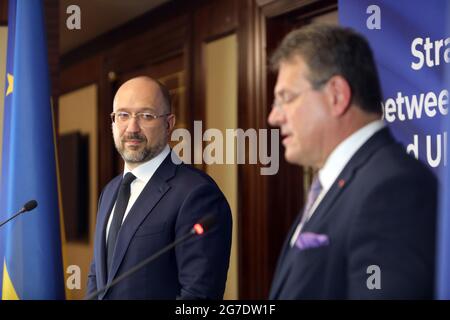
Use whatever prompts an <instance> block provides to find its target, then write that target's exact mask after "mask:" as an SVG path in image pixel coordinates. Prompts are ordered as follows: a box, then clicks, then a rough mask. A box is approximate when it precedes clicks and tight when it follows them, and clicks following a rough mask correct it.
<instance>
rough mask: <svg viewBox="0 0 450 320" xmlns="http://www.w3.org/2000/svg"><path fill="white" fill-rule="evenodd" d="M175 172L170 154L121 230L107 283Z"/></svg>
mask: <svg viewBox="0 0 450 320" xmlns="http://www.w3.org/2000/svg"><path fill="white" fill-rule="evenodd" d="M175 171H176V165H175V164H174V163H173V162H172V159H171V154H170V153H169V155H168V156H167V157H166V159H165V160H164V161H163V163H162V164H161V165H160V167H159V168H158V169H157V170H156V172H155V174H154V175H153V176H152V178H151V179H150V181H149V182H148V183H147V185H146V186H145V188H144V190H142V192H141V194H140V195H139V197H138V198H137V200H136V202H135V203H134V205H133V207H132V208H131V210H130V212H129V213H128V215H127V217H126V218H125V221H124V222H123V224H122V227H121V228H120V230H119V234H118V236H117V242H116V248H115V250H114V256H113V262H112V266H111V272H108V282H107V283H110V282H111V281H112V280H113V279H114V278H115V277H116V274H117V271H118V269H119V267H120V264H121V263H122V260H123V258H124V256H125V253H126V251H127V249H128V246H129V244H130V242H131V239H132V238H133V236H134V234H135V232H136V230H137V229H138V228H139V226H140V225H141V223H142V222H143V221H144V219H145V218H146V217H147V216H148V214H150V212H151V211H152V210H153V208H154V207H155V205H156V204H157V203H158V202H159V201H160V200H161V198H162V197H163V196H164V195H165V194H166V192H167V191H169V189H170V185H169V184H168V183H167V181H168V180H170V179H171V178H172V177H173V176H174V175H175ZM105 294H106V292H105Z"/></svg>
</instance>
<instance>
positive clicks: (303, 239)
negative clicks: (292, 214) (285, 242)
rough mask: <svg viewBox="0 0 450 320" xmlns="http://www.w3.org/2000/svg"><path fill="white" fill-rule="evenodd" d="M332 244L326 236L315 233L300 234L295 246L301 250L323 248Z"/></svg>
mask: <svg viewBox="0 0 450 320" xmlns="http://www.w3.org/2000/svg"><path fill="white" fill-rule="evenodd" d="M329 244H330V240H329V239H328V236H327V235H326V234H318V233H313V232H304V233H300V234H299V236H298V237H297V240H296V241H295V246H296V247H297V248H299V249H300V250H306V249H311V248H317V247H323V246H327V245H329Z"/></svg>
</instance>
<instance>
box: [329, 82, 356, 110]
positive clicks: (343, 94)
mask: <svg viewBox="0 0 450 320" xmlns="http://www.w3.org/2000/svg"><path fill="white" fill-rule="evenodd" d="M326 86H327V89H326V90H327V93H328V97H329V99H330V100H329V102H330V104H331V106H332V110H331V112H332V115H333V116H337V117H340V116H342V115H343V114H345V113H346V112H347V110H348V109H349V107H350V101H351V96H352V90H351V88H350V84H349V83H348V81H347V80H346V79H345V78H344V77H342V76H339V75H336V76H333V77H331V78H330V80H328V82H327V84H326Z"/></svg>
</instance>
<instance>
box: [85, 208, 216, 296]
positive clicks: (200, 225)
mask: <svg viewBox="0 0 450 320" xmlns="http://www.w3.org/2000/svg"><path fill="white" fill-rule="evenodd" d="M215 223H216V216H215V215H213V214H208V215H206V216H204V217H202V218H201V219H200V220H199V221H198V222H197V223H196V224H194V226H193V227H192V228H191V230H189V232H188V233H187V234H185V235H184V236H181V237H180V238H178V239H176V240H175V241H174V242H172V243H171V244H169V245H168V246H166V247H164V248H163V249H161V250H159V251H158V252H156V253H155V254H153V255H151V256H150V257H148V258H146V259H145V260H143V261H141V262H140V263H138V264H137V265H135V266H134V267H133V268H131V269H130V270H128V271H127V272H125V273H122V274H121V275H120V276H118V277H117V278H115V279H114V280H113V281H111V283H110V284H108V285H106V286H104V287H103V288H100V289H98V290H97V291H95V292H94V293H92V294H90V295H89V296H87V297H86V298H85V300H93V299H95V298H97V297H98V295H99V294H101V293H102V292H104V291H106V290H108V289H109V288H111V287H113V286H115V285H116V284H118V283H119V282H120V281H122V280H123V279H125V278H127V277H129V276H130V275H132V274H133V273H135V272H136V271H138V270H140V269H141V268H143V267H145V266H146V265H148V264H149V263H150V262H152V261H154V260H156V259H157V258H159V257H160V256H161V255H163V254H164V253H166V252H167V251H169V250H170V249H172V248H173V247H175V246H176V245H177V244H179V243H181V242H183V241H186V240H187V239H189V238H191V237H193V236H195V235H199V236H200V235H202V234H204V233H205V232H207V231H208V230H210V229H211V227H213V226H214V224H215Z"/></svg>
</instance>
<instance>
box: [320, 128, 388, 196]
mask: <svg viewBox="0 0 450 320" xmlns="http://www.w3.org/2000/svg"><path fill="white" fill-rule="evenodd" d="M384 126H385V125H384V122H383V121H382V120H376V121H372V122H370V123H369V124H367V125H365V126H364V127H362V128H360V129H359V130H358V131H356V132H354V133H353V134H351V135H350V136H349V137H347V138H346V139H345V140H344V141H342V142H341V143H340V144H339V145H338V146H337V147H336V148H335V149H334V150H333V152H331V154H330V155H329V156H328V158H327V160H326V161H325V165H324V166H323V168H322V169H320V170H319V180H320V183H321V184H322V187H323V190H324V191H326V190H328V189H330V188H331V186H332V185H333V183H334V181H335V180H336V179H337V177H338V176H339V174H340V173H341V172H342V170H343V169H344V167H345V166H346V165H347V163H348V162H349V161H350V159H351V158H352V157H353V155H354V154H355V153H356V151H358V150H359V148H361V146H362V145H363V144H364V143H365V142H366V141H367V140H369V138H370V137H371V136H373V135H374V134H375V133H376V132H378V131H379V130H381V129H382V128H384Z"/></svg>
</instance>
